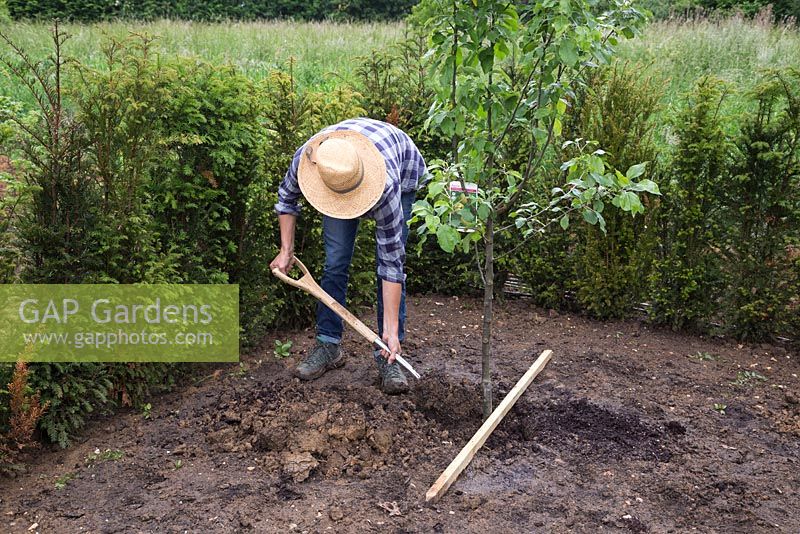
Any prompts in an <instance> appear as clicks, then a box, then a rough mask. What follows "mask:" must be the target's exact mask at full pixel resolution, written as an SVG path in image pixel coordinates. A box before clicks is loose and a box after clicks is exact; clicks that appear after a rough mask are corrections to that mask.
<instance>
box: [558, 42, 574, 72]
mask: <svg viewBox="0 0 800 534" xmlns="http://www.w3.org/2000/svg"><path fill="white" fill-rule="evenodd" d="M558 55H559V57H560V58H561V61H563V62H564V63H565V64H566V65H567V66H568V67H572V66H574V65H575V64H576V63H577V62H578V46H577V45H576V44H575V41H573V40H572V39H565V40H563V41H561V46H560V47H559V49H558Z"/></svg>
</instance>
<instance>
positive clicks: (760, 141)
mask: <svg viewBox="0 0 800 534" xmlns="http://www.w3.org/2000/svg"><path fill="white" fill-rule="evenodd" d="M752 96H753V97H754V99H755V101H756V103H757V110H756V111H755V112H754V113H752V114H751V115H750V116H748V117H747V118H746V119H745V120H744V124H743V128H742V132H741V134H740V135H739V137H738V139H737V145H738V147H739V152H740V154H741V157H740V158H739V161H738V162H737V165H736V166H735V168H734V176H733V179H732V180H731V182H730V184H728V186H727V187H726V188H725V189H724V193H725V202H726V205H727V207H728V209H729V210H730V225H729V229H730V232H729V234H728V236H727V237H728V239H727V241H726V244H727V246H726V247H725V249H724V251H725V256H726V259H727V262H726V265H727V266H728V269H729V270H730V279H731V281H732V283H731V285H730V287H729V288H728V291H727V292H726V293H725V295H724V298H725V306H724V309H725V312H726V316H727V320H726V324H727V326H728V328H729V330H730V331H731V332H733V333H734V334H736V335H737V336H738V337H740V338H743V339H763V338H765V337H768V336H769V335H770V334H781V333H784V334H785V333H786V332H787V331H788V329H789V328H790V325H789V321H790V318H791V316H792V315H793V311H792V310H791V302H792V299H796V298H797V295H798V291H797V289H798V286H797V283H798V279H797V272H796V271H795V272H792V263H791V262H792V259H791V257H790V252H791V248H790V247H791V246H792V245H793V244H796V243H797V241H798V239H799V238H800V231H798V225H800V146H798V139H800V72H797V71H794V70H786V71H776V72H772V73H769V74H768V75H767V76H766V77H765V79H764V80H763V82H762V83H761V84H760V85H759V86H758V87H757V89H756V90H755V92H754V94H753V95H752ZM794 313H796V311H795V312H794Z"/></svg>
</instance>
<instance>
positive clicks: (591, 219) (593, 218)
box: [583, 210, 597, 225]
mask: <svg viewBox="0 0 800 534" xmlns="http://www.w3.org/2000/svg"><path fill="white" fill-rule="evenodd" d="M583 220H584V221H586V222H587V223H589V224H591V225H595V224H597V213H595V212H594V210H586V211H584V212H583Z"/></svg>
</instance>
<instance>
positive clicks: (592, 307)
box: [570, 63, 661, 318]
mask: <svg viewBox="0 0 800 534" xmlns="http://www.w3.org/2000/svg"><path fill="white" fill-rule="evenodd" d="M646 70H647V69H646V67H644V66H642V65H629V64H622V63H620V64H617V65H616V66H614V67H613V68H611V69H607V70H605V71H603V72H602V73H600V74H598V75H597V76H595V77H594V79H593V80H591V82H590V84H589V85H588V87H587V89H586V90H585V91H584V92H583V94H582V98H580V99H579V100H578V101H577V103H576V108H577V109H576V111H575V115H576V117H575V119H574V124H572V125H571V128H572V129H573V133H572V134H571V135H572V137H574V138H578V137H583V138H588V139H595V140H597V142H598V145H599V146H601V147H603V149H604V150H605V151H606V152H607V153H608V161H609V163H610V164H611V165H612V166H613V167H614V168H616V169H619V170H620V171H622V172H624V171H625V170H626V169H628V168H629V167H631V166H632V165H635V164H637V163H639V162H648V163H649V165H648V170H647V171H646V173H645V174H644V177H645V178H654V176H655V175H654V173H655V167H656V166H655V160H656V148H655V144H654V141H653V133H654V132H653V129H654V126H655V125H654V121H653V116H654V114H655V113H656V111H657V109H658V102H659V99H660V98H661V92H660V91H659V90H658V89H657V88H656V87H655V85H654V82H653V81H652V79H651V78H649V77H647V75H646V74H644V73H645V72H646ZM656 198H657V197H646V198H643V202H644V203H646V204H647V205H648V206H649V207H653V206H655V205H656ZM605 219H606V232H600V231H599V230H598V229H597V228H594V227H584V228H581V229H580V230H579V231H577V232H576V237H577V243H576V246H575V249H574V252H573V258H574V259H573V265H574V269H575V272H574V274H573V276H574V281H573V283H572V284H570V285H571V286H572V287H573V288H574V290H575V296H576V302H577V305H578V306H579V307H580V308H581V309H584V310H586V311H588V312H590V313H591V314H592V315H594V316H596V317H601V318H609V317H624V316H626V315H628V314H629V313H630V312H631V310H632V308H633V305H634V304H638V303H639V302H642V300H643V299H644V298H645V297H644V293H645V290H646V277H645V276H644V275H645V274H646V273H648V272H649V269H650V265H649V263H650V257H651V256H652V253H653V250H652V248H653V244H654V240H655V236H654V235H653V227H652V224H650V222H651V219H652V210H646V211H645V213H644V215H642V216H641V217H636V218H631V217H624V216H622V214H620V213H619V212H617V211H614V210H610V211H609V212H608V213H606V214H605Z"/></svg>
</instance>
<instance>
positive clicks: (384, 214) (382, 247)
mask: <svg viewBox="0 0 800 534" xmlns="http://www.w3.org/2000/svg"><path fill="white" fill-rule="evenodd" d="M390 188H391V189H390V190H388V191H386V192H385V194H384V196H383V199H381V203H380V204H379V205H378V208H377V209H376V210H375V223H376V224H375V226H376V229H375V240H376V241H377V245H378V247H377V248H378V251H377V256H378V258H377V259H378V277H380V278H381V279H383V280H386V281H387V282H396V283H398V284H401V283H403V282H404V281H405V279H406V276H405V274H404V273H403V264H404V263H405V261H406V248H405V245H403V208H402V206H401V205H400V184H399V183H397V182H393V183H392V184H391V185H390Z"/></svg>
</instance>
